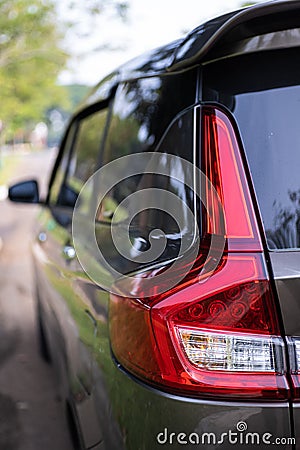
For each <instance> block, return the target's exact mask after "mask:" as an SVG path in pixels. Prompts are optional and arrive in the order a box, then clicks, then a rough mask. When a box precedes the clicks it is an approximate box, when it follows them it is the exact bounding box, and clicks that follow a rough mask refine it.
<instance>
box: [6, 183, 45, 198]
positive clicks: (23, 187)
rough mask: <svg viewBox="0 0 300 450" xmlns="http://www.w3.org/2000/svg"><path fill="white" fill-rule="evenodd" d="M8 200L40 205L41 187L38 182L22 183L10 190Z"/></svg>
mask: <svg viewBox="0 0 300 450" xmlns="http://www.w3.org/2000/svg"><path fill="white" fill-rule="evenodd" d="M8 198H9V199H10V200H11V201H12V202H17V203H39V186H38V182H37V181H36V180H28V181H21V182H20V183H16V184H13V185H12V186H10V187H9V189H8Z"/></svg>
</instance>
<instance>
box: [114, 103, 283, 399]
mask: <svg viewBox="0 0 300 450" xmlns="http://www.w3.org/2000/svg"><path fill="white" fill-rule="evenodd" d="M201 122H202V136H201V161H202V166H203V171H204V173H205V175H206V176H207V178H208V179H209V181H210V182H211V183H212V185H213V186H214V187H215V189H216V191H217V193H218V196H219V198H220V200H221V203H222V206H223V211H222V212H220V211H219V210H218V208H219V203H218V202H215V201H214V194H213V192H211V190H210V184H209V183H207V184H206V186H204V189H205V195H206V204H207V209H208V211H204V210H203V211H202V215H203V228H202V229H203V237H204V240H205V242H207V241H209V239H210V236H212V234H214V235H219V234H220V233H221V232H222V230H224V222H225V238H226V247H225V249H226V250H225V251H224V254H223V257H222V259H221V261H220V264H219V265H218V268H217V269H216V271H215V272H214V273H213V274H212V275H211V276H210V277H207V278H206V279H201V280H200V279H199V273H200V271H201V267H199V266H200V264H198V269H197V262H196V264H195V265H194V267H193V270H192V271H191V274H190V275H189V276H188V277H187V278H186V279H185V280H183V281H182V282H181V284H180V286H175V287H174V288H172V289H171V290H169V291H167V292H165V293H164V294H161V295H159V296H155V295H154V292H155V290H153V291H152V292H151V293H149V297H148V298H146V297H147V296H145V292H143V280H144V279H145V278H153V277H154V280H155V272H154V271H153V270H152V271H151V270H149V271H146V272H144V273H143V274H142V276H139V277H137V279H136V283H134V291H135V292H136V298H135V299H133V298H127V299H124V298H122V297H117V296H112V302H111V308H110V332H111V342H112V349H113V352H114V354H115V356H116V358H117V359H118V361H119V362H120V363H121V364H122V365H123V366H124V367H125V368H126V369H127V370H129V371H130V372H131V373H133V374H135V375H136V376H137V377H139V378H141V379H143V380H145V381H147V382H150V383H151V384H154V385H156V386H159V387H160V388H162V387H163V388H164V389H166V390H169V391H172V392H178V393H180V394H181V395H193V396H199V397H215V396H218V397H219V398H220V397H222V398H244V399H274V400H283V399H286V398H287V397H288V396H289V388H288V383H287V379H286V374H285V362H284V348H283V347H284V343H283V340H282V338H281V337H280V327H279V324H278V318H277V311H276V307H275V302H274V298H273V294H272V290H271V286H270V283H269V280H268V275H267V271H266V267H265V261H264V256H263V252H262V244H261V240H260V236H259V230H258V225H257V221H256V217H255V213H254V208H253V204H252V200H251V195H250V191H249V188H248V184H247V179H246V176H245V172H244V168H243V164H242V160H241V156H240V151H239V147H238V143H237V140H236V137H235V133H234V129H233V126H232V125H231V123H230V120H229V119H228V118H227V116H226V115H225V114H224V113H223V112H221V111H220V110H218V109H216V108H214V107H208V106H206V107H203V108H202V109H201ZM222 221H224V222H223V223H221V222H222ZM199 261H201V257H199ZM169 271H170V269H169ZM120 288H121V287H120ZM142 292H143V295H138V293H142Z"/></svg>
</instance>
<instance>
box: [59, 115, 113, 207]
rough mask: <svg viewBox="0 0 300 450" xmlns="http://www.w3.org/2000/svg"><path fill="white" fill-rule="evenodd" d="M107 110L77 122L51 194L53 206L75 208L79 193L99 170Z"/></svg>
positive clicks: (67, 144) (66, 145)
mask: <svg viewBox="0 0 300 450" xmlns="http://www.w3.org/2000/svg"><path fill="white" fill-rule="evenodd" d="M107 112H108V109H107V108H106V109H102V110H100V111H96V112H94V113H92V114H90V115H88V116H86V117H84V118H83V119H81V120H79V121H76V122H74V124H73V126H72V127H71V129H70V131H69V135H68V137H67V140H66V144H65V149H64V154H63V157H62V159H61V162H60V165H59V167H58V169H57V172H56V176H55V180H54V182H53V184H52V188H51V193H50V204H51V205H52V206H55V205H57V206H65V207H74V205H75V203H76V199H77V197H78V194H79V192H80V190H81V188H82V187H83V185H84V184H85V182H86V181H87V180H88V179H89V177H90V176H91V175H92V174H93V173H94V172H95V171H96V170H97V169H98V166H99V160H100V157H99V155H100V151H101V146H102V143H103V142H102V141H103V136H104V131H105V127H106V121H107Z"/></svg>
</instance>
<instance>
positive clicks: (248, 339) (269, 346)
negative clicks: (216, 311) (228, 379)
mask: <svg viewBox="0 0 300 450" xmlns="http://www.w3.org/2000/svg"><path fill="white" fill-rule="evenodd" d="M177 331H178V334H179V337H180V340H181V343H182V345H183V348H184V353H185V356H186V357H187V358H188V360H189V361H190V362H191V363H192V364H193V365H195V366H196V367H197V368H199V369H203V370H224V371H232V372H273V373H281V372H282V355H283V353H282V344H281V340H280V338H274V337H265V336H258V337H255V336H254V337H253V336H247V335H231V334H219V333H213V332H207V331H204V330H191V329H187V328H180V327H178V328H177ZM299 352H300V341H299ZM299 355H300V353H299Z"/></svg>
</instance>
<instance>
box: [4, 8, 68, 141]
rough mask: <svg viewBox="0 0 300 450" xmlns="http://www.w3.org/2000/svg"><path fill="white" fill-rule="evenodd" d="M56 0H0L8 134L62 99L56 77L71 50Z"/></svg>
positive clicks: (6, 128) (36, 119)
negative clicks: (65, 44)
mask: <svg viewBox="0 0 300 450" xmlns="http://www.w3.org/2000/svg"><path fill="white" fill-rule="evenodd" d="M61 37H62V36H61V33H60V30H59V28H58V26H57V17H56V14H55V8H54V4H53V2H52V1H51V0H10V1H6V0H0V85H1V102H0V120H2V122H3V124H4V131H6V134H13V133H14V132H15V131H16V130H17V129H20V128H22V129H24V128H25V127H26V126H28V124H30V123H32V122H34V121H39V120H41V117H42V116H43V113H44V111H45V110H46V109H47V107H49V106H51V105H52V104H54V103H55V104H57V103H61V102H62V100H61V99H62V98H64V97H65V96H64V95H62V90H63V89H64V88H63V87H59V86H56V80H57V75H58V73H59V72H60V70H61V69H62V68H63V66H64V64H65V62H66V60H67V54H66V52H65V51H63V50H62V49H61V47H60V42H61Z"/></svg>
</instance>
